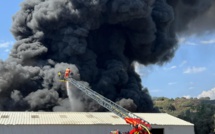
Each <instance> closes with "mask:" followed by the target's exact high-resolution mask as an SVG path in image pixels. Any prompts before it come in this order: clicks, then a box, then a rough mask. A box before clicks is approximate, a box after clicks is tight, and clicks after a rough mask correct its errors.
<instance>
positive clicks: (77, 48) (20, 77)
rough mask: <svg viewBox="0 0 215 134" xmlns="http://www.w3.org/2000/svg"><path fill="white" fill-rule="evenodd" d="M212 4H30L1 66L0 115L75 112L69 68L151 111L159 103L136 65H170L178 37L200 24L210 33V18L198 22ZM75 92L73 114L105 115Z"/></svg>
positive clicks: (124, 0) (166, 0) (173, 0)
mask: <svg viewBox="0 0 215 134" xmlns="http://www.w3.org/2000/svg"><path fill="white" fill-rule="evenodd" d="M214 3H215V2H214V0H25V1H24V2H23V3H22V4H21V10H20V11H19V12H18V13H17V14H16V15H15V16H14V17H13V25H12V28H11V32H12V33H13V35H14V37H15V39H16V40H17V41H16V43H15V44H14V46H13V49H12V51H11V54H10V56H9V58H8V59H7V60H6V61H4V62H3V61H0V110H2V111H3V110H4V111H6V110H11V111H17V110H20V111H22V110H27V111H40V110H43V111H69V110H71V109H70V108H69V104H68V99H67V98H68V97H67V94H66V91H65V85H64V84H62V83H60V82H59V81H58V76H57V72H58V71H62V72H63V71H64V70H65V69H66V68H67V67H70V68H71V69H72V71H73V73H74V77H76V78H77V79H80V80H82V81H86V82H88V83H89V85H90V86H91V88H92V89H93V90H95V91H96V92H98V93H100V94H102V95H104V96H105V97H107V98H109V99H111V100H113V101H115V102H116V103H118V104H120V105H122V106H123V107H125V108H127V109H129V110H131V111H135V112H152V111H153V110H154V108H153V102H152V100H151V97H150V95H149V92H148V90H147V89H146V88H144V87H143V86H142V85H141V79H140V76H139V75H138V74H137V73H136V72H135V70H134V62H139V63H141V64H144V65H146V66H147V65H149V64H163V63H165V62H168V61H169V60H171V58H172V57H173V56H174V52H175V51H176V49H177V39H176V33H177V32H184V31H188V30H189V28H192V27H194V26H196V25H199V26H198V28H196V29H195V31H198V32H199V31H204V30H205V29H204V28H205V27H204V25H205V24H204V23H206V21H204V23H201V24H200V23H198V22H197V21H195V20H200V18H201V17H203V18H205V20H207V21H208V19H209V18H210V17H211V16H210V15H211V12H212V11H214V7H215V6H214ZM213 20H214V18H213ZM201 22H202V21H201ZM208 23H210V21H208ZM214 24H215V23H210V25H207V26H208V27H206V28H207V29H211V27H213V26H214ZM207 29H206V30H207ZM155 84H156V83H155ZM62 89H63V90H62ZM74 95H75V96H76V98H77V99H76V100H74V101H73V102H72V105H75V106H74V107H77V109H73V111H102V110H103V109H102V108H101V107H99V106H98V105H97V104H96V103H95V102H93V101H92V100H90V99H89V98H87V97H85V96H83V94H81V93H80V92H76V93H74ZM80 106H81V107H82V108H80ZM78 107H79V108H78Z"/></svg>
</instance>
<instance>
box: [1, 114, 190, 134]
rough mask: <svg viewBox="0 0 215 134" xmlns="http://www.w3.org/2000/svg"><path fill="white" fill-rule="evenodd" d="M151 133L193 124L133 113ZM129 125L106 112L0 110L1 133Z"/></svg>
mask: <svg viewBox="0 0 215 134" xmlns="http://www.w3.org/2000/svg"><path fill="white" fill-rule="evenodd" d="M136 115H138V116H139V117H142V118H143V119H145V120H147V121H148V122H150V123H151V125H152V128H153V129H152V133H153V134H194V125H193V124H191V123H189V122H186V121H184V120H181V119H179V118H176V117H174V116H171V115H169V114H166V113H136ZM116 129H118V130H120V131H121V132H126V131H129V130H130V129H131V126H129V125H128V124H126V123H125V121H124V120H123V119H121V118H120V117H118V116H117V115H115V114H114V113H109V112H0V134H109V133H110V131H112V130H116Z"/></svg>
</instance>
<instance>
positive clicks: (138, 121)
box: [66, 77, 151, 134]
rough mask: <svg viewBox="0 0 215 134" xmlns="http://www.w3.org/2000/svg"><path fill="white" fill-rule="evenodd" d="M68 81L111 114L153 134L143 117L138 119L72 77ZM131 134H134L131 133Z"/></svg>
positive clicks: (148, 133) (147, 133)
mask: <svg viewBox="0 0 215 134" xmlns="http://www.w3.org/2000/svg"><path fill="white" fill-rule="evenodd" d="M66 81H67V82H69V83H71V84H72V85H74V86H75V87H76V88H78V89H79V90H81V91H82V92H84V93H85V94H86V95H87V96H88V97H90V98H92V99H93V100H95V101H96V102H97V103H99V104H100V105H101V106H103V107H104V108H106V109H108V110H109V111H110V112H113V113H115V114H116V115H118V116H119V117H121V118H123V119H124V120H125V122H126V123H128V124H130V125H132V126H133V127H138V128H139V129H142V130H141V131H144V132H145V133H144V134H151V133H150V130H151V125H150V123H149V122H147V121H146V120H144V119H142V118H141V117H138V116H137V115H135V114H133V113H131V112H130V111H128V110H127V109H125V108H123V107H122V106H120V105H118V104H116V103H114V102H113V101H111V100H109V99H107V98H106V97H104V96H102V95H101V94H99V93H97V92H95V91H94V90H92V89H90V88H89V87H87V86H85V85H84V84H82V83H81V82H80V81H77V80H75V79H73V78H71V77H70V78H67V80H66ZM129 134H133V133H132V132H130V133H129ZM140 134H141V133H140Z"/></svg>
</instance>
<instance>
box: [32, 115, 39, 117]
mask: <svg viewBox="0 0 215 134" xmlns="http://www.w3.org/2000/svg"><path fill="white" fill-rule="evenodd" d="M31 118H39V115H31Z"/></svg>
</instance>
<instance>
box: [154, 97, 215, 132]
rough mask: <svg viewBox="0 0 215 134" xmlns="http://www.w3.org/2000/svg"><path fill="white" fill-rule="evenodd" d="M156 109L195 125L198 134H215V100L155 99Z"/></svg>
mask: <svg viewBox="0 0 215 134" xmlns="http://www.w3.org/2000/svg"><path fill="white" fill-rule="evenodd" d="M153 102H154V105H155V108H157V109H158V110H159V111H160V112H164V113H168V114H171V115H173V116H176V117H178V118H181V119H184V120H186V121H189V122H191V123H193V124H194V125H195V133H196V134H214V128H215V125H214V115H215V100H210V98H201V99H197V98H190V99H187V98H184V97H182V98H176V99H169V98H165V97H159V98H154V99H153Z"/></svg>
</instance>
